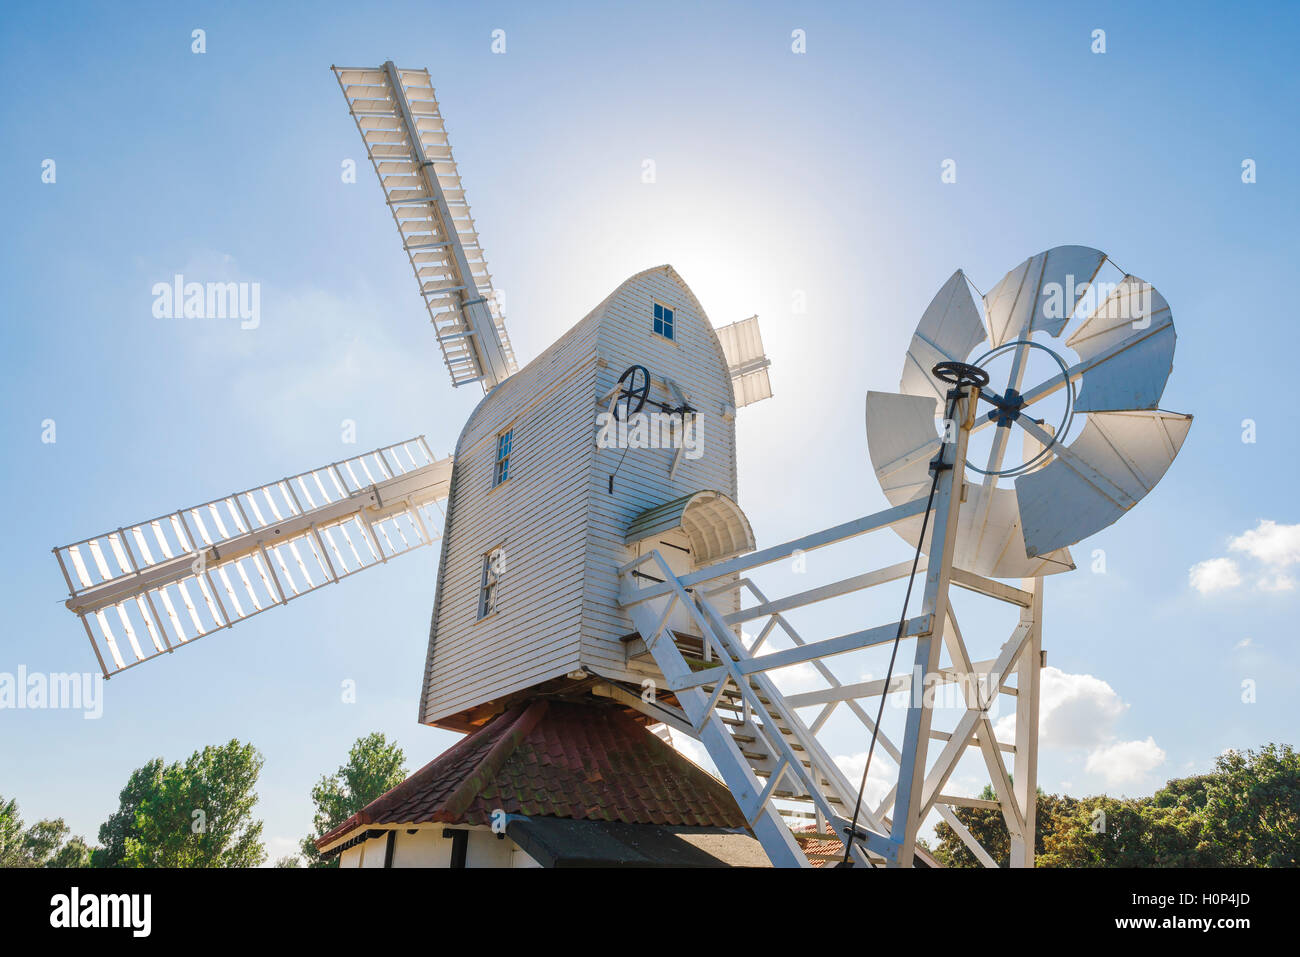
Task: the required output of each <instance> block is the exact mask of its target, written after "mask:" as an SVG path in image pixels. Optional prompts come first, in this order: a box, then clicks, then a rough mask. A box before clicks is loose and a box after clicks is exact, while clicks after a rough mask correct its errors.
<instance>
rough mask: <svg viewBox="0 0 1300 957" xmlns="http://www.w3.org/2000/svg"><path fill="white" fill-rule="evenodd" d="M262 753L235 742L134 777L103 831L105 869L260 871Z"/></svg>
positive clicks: (152, 766)
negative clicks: (257, 817) (255, 815)
mask: <svg viewBox="0 0 1300 957" xmlns="http://www.w3.org/2000/svg"><path fill="white" fill-rule="evenodd" d="M262 763H263V759H262V755H261V754H259V753H258V751H257V749H256V748H254V747H253V746H252V745H251V744H241V743H240V742H238V741H235V740H232V741H230V742H229V743H227V744H224V745H220V746H215V747H214V746H209V747H206V748H204V749H203V750H202V751H196V752H194V753H193V754H192V755H190V757H189V758H188V759H187V760H186V761H185V762H184V763H183V764H182V763H180V762H177V763H175V764H171V765H166V766H164V764H163V761H162V759H161V758H155V759H154V760H152V761H150V762H149V763H148V764H146V765H145V766H144V767H142V768H137V769H136V770H135V771H133V772H132V774H131V777H130V779H128V781H127V784H126V787H124V788H123V789H122V792H121V794H120V795H119V807H118V810H117V811H116V812H115V813H114V814H113V815H112V816H110V817H109V819H108V820H107V821H105V822H104V824H103V826H102V827H101V828H100V829H99V839H100V841H101V842H102V843H103V845H104V850H103V853H102V854H101V855H99V857H98V858H97V859H96V864H97V865H99V866H105V867H256V866H257V865H258V864H261V863H262V862H263V861H264V860H266V850H265V849H264V848H263V847H262V841H261V838H262V822H261V821H254V820H253V819H252V812H253V806H254V805H255V804H256V803H257V794H256V793H255V792H254V790H253V788H254V787H255V785H256V784H257V776H258V774H259V773H260V772H261V770H262Z"/></svg>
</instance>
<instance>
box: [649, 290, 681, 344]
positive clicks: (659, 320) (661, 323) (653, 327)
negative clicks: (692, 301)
mask: <svg viewBox="0 0 1300 957" xmlns="http://www.w3.org/2000/svg"><path fill="white" fill-rule="evenodd" d="M656 310H661V311H663V312H666V313H668V315H669V316H670V318H669V319H668V320H667V321H665V320H664V318H663V316H662V315H655V312H656ZM661 329H667V330H668V332H667V333H664V332H662V331H661ZM650 331H651V332H653V333H654V334H655V335H656V336H658V337H659V338H660V339H667V340H668V341H669V342H673V343H675V342H676V341H677V308H676V307H675V306H670V305H668V304H667V303H666V302H662V301H661V300H658V299H651V300H650Z"/></svg>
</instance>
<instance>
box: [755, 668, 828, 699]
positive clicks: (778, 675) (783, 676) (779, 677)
mask: <svg viewBox="0 0 1300 957" xmlns="http://www.w3.org/2000/svg"><path fill="white" fill-rule="evenodd" d="M768 676H769V677H770V678H771V679H772V683H773V684H775V685H776V686H777V688H778V689H779V690H780V691H781V693H782V694H798V693H799V692H801V691H813V690H816V689H818V688H825V687H827V682H826V679H825V678H823V677H822V675H821V672H819V671H818V670H817V669H816V668H814V667H813V666H812V665H811V664H810V663H809V662H806V661H804V662H800V663H799V664H797V665H790V666H788V667H786V668H776V669H774V670H772V671H769V672H768Z"/></svg>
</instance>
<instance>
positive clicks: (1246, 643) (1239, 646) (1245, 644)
mask: <svg viewBox="0 0 1300 957" xmlns="http://www.w3.org/2000/svg"><path fill="white" fill-rule="evenodd" d="M1254 644H1255V643H1254V642H1253V641H1251V640H1250V639H1249V638H1243V639H1241V641H1239V642H1237V644H1236V645H1235V646H1234V647H1236V648H1237V650H1238V651H1240V650H1241V649H1243V648H1250V647H1252V646H1253V645H1254Z"/></svg>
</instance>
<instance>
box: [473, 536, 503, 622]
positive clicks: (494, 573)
mask: <svg viewBox="0 0 1300 957" xmlns="http://www.w3.org/2000/svg"><path fill="white" fill-rule="evenodd" d="M505 551H506V550H505V546H504V545H498V546H496V547H495V548H491V549H489V550H488V551H486V552H484V553H483V561H482V563H481V570H480V572H479V584H478V618H477V620H478V621H483V620H485V619H487V618H491V617H492V616H493V615H495V614H496V613H497V602H498V601H499V600H500V597H501V579H502V578H503V577H504V575H505V571H504V570H503V569H502V567H501V566H502V564H503V563H504V559H505ZM494 559H495V560H494ZM489 596H490V597H491V601H490V602H489Z"/></svg>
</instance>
